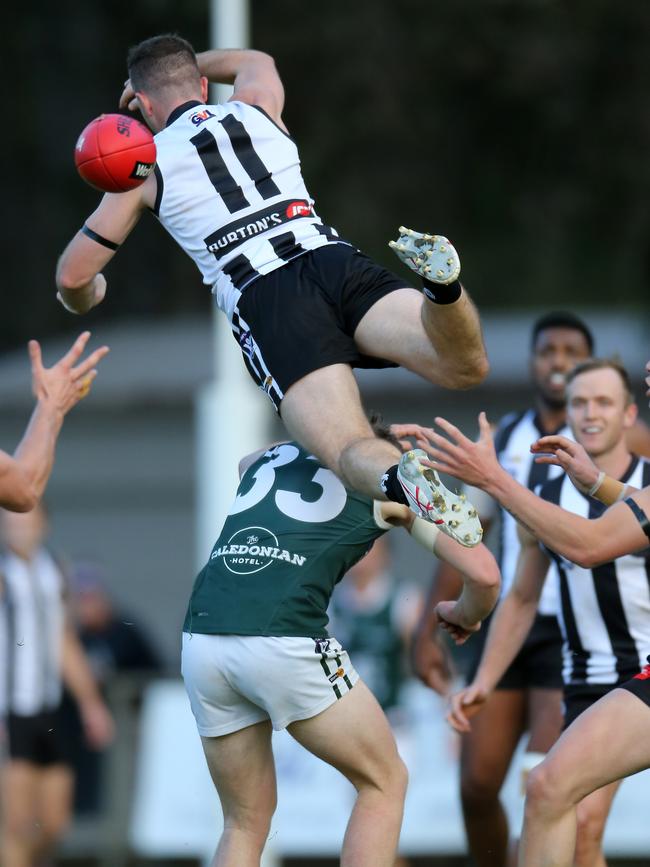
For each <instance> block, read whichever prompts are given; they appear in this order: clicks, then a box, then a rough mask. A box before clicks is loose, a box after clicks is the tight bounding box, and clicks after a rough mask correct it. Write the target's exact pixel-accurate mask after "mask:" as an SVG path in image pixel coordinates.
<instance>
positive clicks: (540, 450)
mask: <svg viewBox="0 0 650 867" xmlns="http://www.w3.org/2000/svg"><path fill="white" fill-rule="evenodd" d="M646 373H647V376H646V384H647V385H648V390H647V391H646V395H647V396H648V397H650V361H649V362H648V364H647V365H646ZM436 423H437V424H438V425H439V427H440V428H441V429H442V430H443V431H444V432H445V434H446V435H447V436H446V437H445V436H441V435H440V434H437V433H435V432H433V431H432V432H431V433H430V434H429V445H428V446H427V449H426V450H427V451H428V453H429V455H430V457H431V461H432V463H434V465H435V467H436V468H437V469H439V470H441V471H443V472H449V473H450V474H451V475H453V476H456V478H459V479H462V480H463V481H464V482H466V483H467V484H472V485H476V486H478V487H480V488H482V489H483V490H484V491H486V492H487V493H489V494H490V495H491V496H492V497H494V498H495V499H497V500H498V502H499V503H500V504H501V505H502V506H503V507H504V508H505V509H508V511H509V512H511V514H513V515H514V516H515V517H516V519H517V520H518V521H519V523H520V524H522V526H523V527H524V528H525V529H527V530H528V531H529V532H531V533H533V534H534V535H535V536H536V537H537V538H538V539H539V540H540V541H541V542H542V543H543V544H544V545H545V546H546V547H547V548H548V549H549V550H551V551H553V552H554V553H555V554H557V555H560V556H561V557H563V558H565V559H566V560H568V561H571V562H573V563H576V564H577V565H578V566H580V567H582V568H583V569H592V568H594V567H596V566H598V565H600V564H602V563H608V562H611V561H613V560H616V559H617V558H619V557H623V556H625V555H626V554H635V553H636V554H638V553H640V552H645V551H646V550H647V548H648V544H649V543H650V520H649V519H648V515H649V514H650V486H647V485H646V486H645V487H643V488H642V489H641V490H639V489H638V488H635V487H634V486H631V485H630V484H629V483H628V482H627V481H621V480H620V479H616V478H613V477H612V476H610V475H609V474H607V473H606V472H605V470H603V469H600V470H599V468H598V467H597V466H596V465H595V464H594V463H593V462H592V461H591V460H590V459H589V456H588V455H587V454H586V452H585V450H584V448H583V447H582V446H580V445H579V444H577V443H573V442H571V441H570V440H568V439H567V438H565V437H561V436H548V437H542V438H541V439H539V440H537V441H536V442H535V443H534V444H533V445H532V446H531V448H532V450H533V451H534V452H535V453H536V454H537V455H538V456H539V457H538V460H541V461H546V462H551V463H556V464H557V465H559V466H561V467H562V468H563V469H564V470H565V471H566V472H567V474H568V475H569V477H570V478H571V481H572V482H573V483H574V485H575V486H576V487H577V488H578V490H580V491H582V492H583V493H587V494H589V495H591V496H594V497H596V499H598V500H600V502H601V503H603V504H604V505H606V506H609V508H608V509H607V510H606V511H605V512H604V514H603V515H602V516H600V517H598V518H591V519H590V518H586V517H583V516H580V515H576V514H573V513H571V512H568V511H566V510H565V509H563V508H561V507H560V506H558V505H556V504H554V503H550V502H546V501H544V500H542V499H541V498H539V497H537V496H536V495H535V494H534V493H533V492H532V491H529V490H528V489H526V488H525V487H523V486H522V485H519V484H518V483H517V482H515V480H514V479H512V478H511V477H510V476H509V475H508V474H507V472H505V471H504V470H503V469H502V468H501V467H500V466H499V463H498V461H497V460H496V456H495V453H494V446H493V442H492V435H491V432H490V426H489V423H488V421H487V418H486V416H485V413H481V414H480V416H479V424H480V428H481V437H480V439H479V441H478V442H476V443H474V442H472V441H471V440H469V439H467V437H465V436H464V435H463V434H462V433H461V432H460V431H459V430H458V428H456V427H455V426H454V425H453V424H451V423H450V422H448V421H447V420H446V419H442V418H438V419H436ZM648 616H650V615H648ZM649 728H650V664H649V665H646V667H645V668H644V669H643V670H642V671H641V672H640V673H639V674H637V675H636V677H634V678H632V679H631V680H628V681H627V682H626V683H624V684H622V685H621V686H617V687H615V688H614V689H612V690H611V692H609V693H608V694H607V695H606V696H604V697H603V698H601V699H599V700H598V701H597V702H596V703H595V704H593V705H592V706H591V707H590V708H589V709H588V710H586V711H585V712H584V713H583V714H581V715H580V716H579V718H578V719H577V720H576V721H575V722H574V723H573V724H572V725H570V726H569V728H568V729H567V730H566V731H565V733H564V734H563V735H562V737H561V738H560V739H559V741H558V742H557V743H556V745H555V746H554V747H553V749H552V750H551V751H550V752H549V754H548V756H547V757H546V758H545V759H544V761H543V762H542V763H541V764H540V765H538V766H537V767H536V768H534V769H533V770H532V771H531V773H530V776H529V779H528V786H527V794H526V811H525V820H524V830H523V834H522V838H521V844H520V857H519V864H520V867H551V865H552V867H571V865H572V864H573V863H574V860H573V859H574V854H575V849H576V826H577V821H576V807H577V805H578V804H579V803H580V802H581V801H582V800H583V799H584V798H586V797H588V796H589V795H591V794H592V793H593V792H596V791H597V790H599V789H602V788H603V787H604V786H610V785H611V784H612V783H614V782H616V781H617V780H620V779H622V778H623V777H626V776H629V775H631V774H635V773H638V772H639V771H641V770H645V769H646V768H650V742H649V741H648V730H649Z"/></svg>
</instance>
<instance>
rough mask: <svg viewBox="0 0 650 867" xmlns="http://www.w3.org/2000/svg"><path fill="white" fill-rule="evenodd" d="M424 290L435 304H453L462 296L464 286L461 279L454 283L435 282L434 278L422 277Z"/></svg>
mask: <svg viewBox="0 0 650 867" xmlns="http://www.w3.org/2000/svg"><path fill="white" fill-rule="evenodd" d="M422 291H423V292H424V294H425V295H426V296H427V298H428V299H429V301H433V303H434V304H453V303H454V301H458V299H459V298H460V293H461V292H462V291H463V287H462V286H461V284H460V281H459V280H454V282H453V283H434V282H433V280H427V278H426V277H422Z"/></svg>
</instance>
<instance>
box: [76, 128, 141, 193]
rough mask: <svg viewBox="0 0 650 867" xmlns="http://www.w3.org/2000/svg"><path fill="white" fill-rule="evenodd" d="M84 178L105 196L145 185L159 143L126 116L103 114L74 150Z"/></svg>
mask: <svg viewBox="0 0 650 867" xmlns="http://www.w3.org/2000/svg"><path fill="white" fill-rule="evenodd" d="M74 161H75V165H76V166H77V171H78V172H79V174H80V175H81V177H82V178H83V179H84V181H86V182H87V183H89V184H90V186H91V187H95V189H96V190H101V191H102V192H103V193H124V192H126V191H127V190H132V189H133V188H134V187H139V186H140V184H142V183H144V182H145V181H146V180H147V178H148V177H149V175H150V174H151V172H152V171H153V170H154V166H155V165H156V144H155V142H154V140H153V135H152V134H151V131H150V130H149V129H148V127H146V126H145V125H144V124H143V123H140V121H139V120H135V118H132V117H127V116H126V115H124V114H101V115H100V116H99V117H96V118H95V120H91V122H90V123H89V124H88V126H87V127H86V128H85V129H84V130H83V132H82V133H81V135H80V136H79V138H78V139H77V144H76V145H75V149H74Z"/></svg>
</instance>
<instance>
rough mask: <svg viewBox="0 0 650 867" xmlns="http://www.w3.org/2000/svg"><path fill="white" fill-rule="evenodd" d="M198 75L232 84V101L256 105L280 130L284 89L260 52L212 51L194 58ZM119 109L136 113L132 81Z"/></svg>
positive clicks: (268, 59) (270, 61)
mask: <svg viewBox="0 0 650 867" xmlns="http://www.w3.org/2000/svg"><path fill="white" fill-rule="evenodd" d="M196 62H197V64H198V67H199V72H200V73H201V75H202V76H204V77H205V78H207V80H208V81H209V82H211V83H212V84H232V85H233V88H234V90H233V95H232V96H231V97H230V99H231V101H233V100H238V101H240V102H246V103H248V104H249V105H259V107H260V108H263V109H264V111H265V112H266V113H267V114H268V115H269V116H270V117H271V118H272V119H273V120H274V121H275V122H276V123H277V124H278V125H279V126H281V127H282V128H283V129H285V130H286V127H285V126H284V124H283V122H282V110H283V109H284V87H283V86H282V80H281V79H280V76H279V75H278V71H277V69H276V68H275V61H274V60H273V58H272V57H271V56H270V55H269V54H265V53H264V52H263V51H255V50H253V49H244V48H232V49H223V48H214V49H210V50H209V51H202V52H200V53H199V54H197V55H196ZM119 105H120V108H122V109H126V108H128V109H130V110H131V111H137V110H138V109H139V105H138V102H137V100H136V98H135V92H134V90H133V87H132V86H131V82H130V81H129V80H128V79H127V80H126V81H125V82H124V90H123V91H122V95H121V96H120V103H119Z"/></svg>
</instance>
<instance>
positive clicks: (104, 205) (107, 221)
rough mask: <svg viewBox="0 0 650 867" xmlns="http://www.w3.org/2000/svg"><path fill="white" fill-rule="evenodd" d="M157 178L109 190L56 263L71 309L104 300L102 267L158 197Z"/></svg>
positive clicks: (60, 292)
mask: <svg viewBox="0 0 650 867" xmlns="http://www.w3.org/2000/svg"><path fill="white" fill-rule="evenodd" d="M155 190H156V180H155V176H154V175H153V174H152V175H150V176H149V177H148V178H147V180H146V181H145V182H144V184H142V185H141V186H139V187H137V188H136V189H134V190H129V191H128V192H126V193H106V195H105V196H104V197H103V198H102V200H101V202H100V204H99V207H98V208H97V209H96V210H95V211H94V212H93V213H92V214H91V215H90V216H89V217H88V219H87V220H86V222H85V224H84V225H83V227H82V228H81V229H80V230H79V231H78V232H77V234H76V235H75V236H74V237H73V239H72V240H71V241H70V243H69V244H68V246H67V247H66V248H65V250H64V251H63V253H62V255H61V256H60V258H59V261H58V263H57V266H56V288H57V298H58V300H59V301H60V302H61V303H62V304H63V306H64V307H65V308H66V310H69V311H70V313H87V312H88V311H89V310H91V309H92V308H93V307H96V306H97V305H98V304H100V303H101V302H102V301H103V300H104V295H105V293H106V280H105V278H104V275H103V274H102V273H101V272H102V269H103V268H105V267H106V265H107V264H108V263H109V262H110V260H111V259H112V258H113V256H114V255H115V253H116V252H117V250H118V248H119V247H120V245H121V244H122V243H123V242H124V241H125V240H126V238H127V237H128V235H129V234H130V232H131V231H132V230H133V228H134V227H135V225H136V223H137V222H138V220H139V219H140V216H141V214H142V212H143V210H144V208H145V207H147V206H152V205H153V203H154V201H155Z"/></svg>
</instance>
